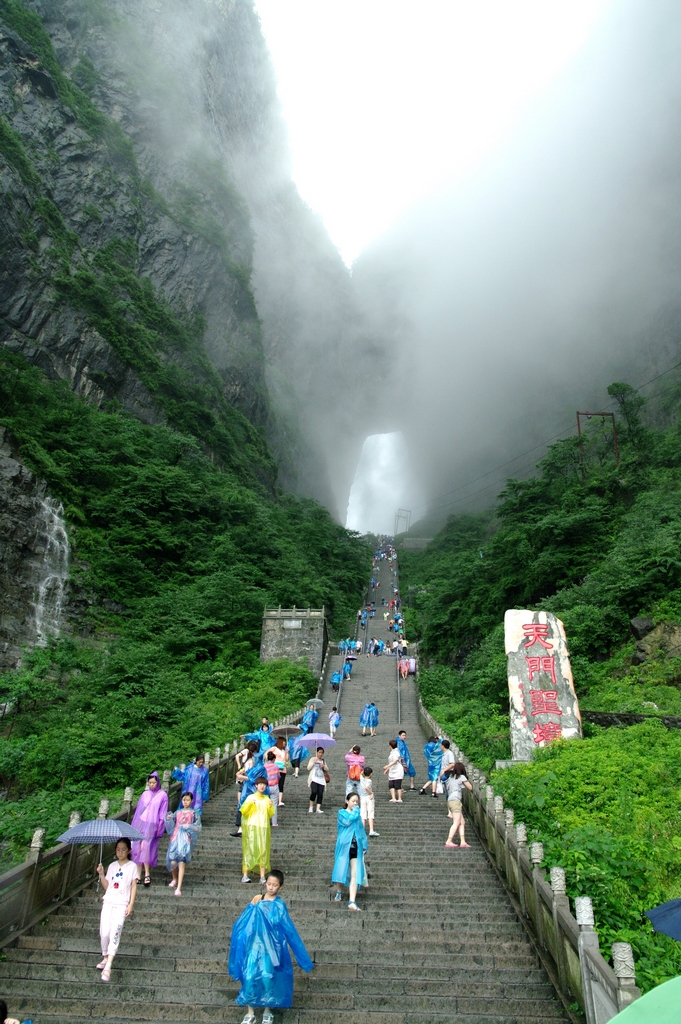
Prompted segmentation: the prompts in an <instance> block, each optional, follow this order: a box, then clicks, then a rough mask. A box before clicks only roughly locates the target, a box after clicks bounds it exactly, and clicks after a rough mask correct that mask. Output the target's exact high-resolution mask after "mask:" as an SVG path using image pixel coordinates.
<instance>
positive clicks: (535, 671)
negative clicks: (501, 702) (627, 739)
mask: <svg viewBox="0 0 681 1024" xmlns="http://www.w3.org/2000/svg"><path fill="white" fill-rule="evenodd" d="M504 637H505V646H506V654H507V656H508V689H509V697H510V714H511V751H512V755H513V760H514V761H529V760H530V758H531V757H532V753H533V751H535V750H536V749H537V748H538V747H545V746H546V745H547V744H548V743H551V742H552V741H553V740H555V739H561V738H562V739H581V738H582V719H581V716H580V714H579V704H578V702H577V695H576V694H575V687H574V683H573V681H572V669H571V668H570V657H569V655H568V648H567V641H566V639H565V630H564V628H563V623H562V622H561V621H560V619H557V618H556V616H555V615H552V614H551V612H531V611H518V610H516V609H511V610H510V611H507V612H506V615H505V616H504Z"/></svg>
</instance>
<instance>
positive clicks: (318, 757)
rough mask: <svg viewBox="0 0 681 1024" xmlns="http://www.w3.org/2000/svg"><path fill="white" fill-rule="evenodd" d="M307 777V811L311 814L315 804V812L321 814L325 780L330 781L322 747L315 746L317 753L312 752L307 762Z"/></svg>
mask: <svg viewBox="0 0 681 1024" xmlns="http://www.w3.org/2000/svg"><path fill="white" fill-rule="evenodd" d="M307 778H308V785H309V787H310V806H309V808H308V810H309V813H310V814H312V813H313V812H314V809H315V804H316V805H317V814H323V813H324V811H323V810H322V801H323V799H324V791H325V789H326V784H327V782H330V781H331V778H330V776H329V771H328V769H327V767H326V761H325V760H324V747H317V753H316V754H313V755H312V757H311V758H310V760H309V761H308V762H307Z"/></svg>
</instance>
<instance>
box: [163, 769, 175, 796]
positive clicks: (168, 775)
mask: <svg viewBox="0 0 681 1024" xmlns="http://www.w3.org/2000/svg"><path fill="white" fill-rule="evenodd" d="M172 777H173V773H172V771H171V770H170V768H166V769H165V770H164V772H163V781H162V782H161V789H162V790H163V792H164V793H167V792H168V790H169V789H170V780H171V779H172Z"/></svg>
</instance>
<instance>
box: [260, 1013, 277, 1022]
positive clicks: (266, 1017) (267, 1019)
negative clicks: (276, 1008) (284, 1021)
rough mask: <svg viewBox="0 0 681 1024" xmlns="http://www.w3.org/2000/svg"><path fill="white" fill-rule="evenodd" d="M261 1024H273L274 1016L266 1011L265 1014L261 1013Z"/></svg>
mask: <svg viewBox="0 0 681 1024" xmlns="http://www.w3.org/2000/svg"><path fill="white" fill-rule="evenodd" d="M262 1024H274V1014H273V1013H272V1011H271V1010H268V1011H267V1013H263V1015H262Z"/></svg>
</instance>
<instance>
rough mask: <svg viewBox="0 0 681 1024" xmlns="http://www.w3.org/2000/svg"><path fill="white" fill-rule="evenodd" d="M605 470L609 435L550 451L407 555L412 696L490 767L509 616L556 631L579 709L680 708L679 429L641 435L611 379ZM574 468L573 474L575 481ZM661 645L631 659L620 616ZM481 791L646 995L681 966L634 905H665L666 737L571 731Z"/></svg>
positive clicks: (674, 776) (679, 739) (634, 406)
mask: <svg viewBox="0 0 681 1024" xmlns="http://www.w3.org/2000/svg"><path fill="white" fill-rule="evenodd" d="M610 392H611V394H612V396H613V397H614V398H615V399H616V400H617V402H618V403H619V405H620V408H621V413H622V419H621V421H618V436H619V438H620V442H621V460H620V464H619V466H617V465H616V464H615V460H614V455H613V452H612V448H611V446H610V442H609V439H608V436H607V430H605V429H604V428H602V427H601V426H597V427H595V428H594V429H591V430H590V431H588V432H587V434H586V436H584V438H583V443H584V451H583V454H582V452H581V451H580V447H579V443H578V440H577V439H576V438H570V439H568V440H567V441H563V442H560V443H559V444H557V445H553V446H552V448H551V449H550V450H549V452H548V454H547V456H546V458H545V459H544V460H543V462H542V463H541V464H540V466H539V472H538V474H537V476H536V477H535V478H533V479H531V480H526V481H514V480H511V481H508V483H507V485H506V487H505V489H504V490H503V492H502V494H501V495H500V498H499V504H498V506H497V507H496V508H495V509H494V512H493V513H492V512H490V513H487V514H484V515H477V516H474V515H458V516H452V517H451V518H450V519H449V520H448V522H447V524H446V526H445V527H444V529H443V530H442V531H441V532H440V534H439V535H438V536H437V537H436V538H435V539H434V540H433V542H432V543H431V544H430V545H429V546H428V547H427V548H426V550H425V551H424V552H421V553H413V552H405V553H404V554H403V555H402V557H401V559H400V563H401V586H402V591H403V593H408V594H409V603H410V606H411V608H410V611H411V614H412V615H416V616H419V617H420V620H421V623H420V629H421V632H422V635H423V641H422V663H424V662H427V663H428V664H429V665H430V666H431V667H430V668H428V669H426V670H425V671H423V672H422V673H421V676H420V685H421V692H422V695H423V700H424V703H425V704H426V705H427V706H428V708H429V710H430V711H431V712H432V713H433V715H434V716H435V718H436V719H437V720H438V721H439V722H440V723H441V724H442V725H443V727H445V728H446V729H447V731H448V732H449V733H450V734H451V735H452V736H453V738H454V739H455V740H456V742H457V743H458V744H459V745H460V746H461V747H462V748H463V749H464V750H465V751H466V753H467V755H468V756H469V757H470V758H471V759H472V760H473V761H474V763H475V764H477V765H478V766H479V767H480V768H482V769H483V770H485V771H486V772H489V771H491V770H492V769H493V766H494V762H495V760H497V759H499V760H501V759H505V758H508V757H509V756H510V744H509V734H508V728H509V722H508V714H507V709H508V689H507V684H506V658H505V654H504V645H503V625H502V621H503V616H504V612H505V611H506V609H507V608H513V607H516V608H524V607H530V608H535V609H541V608H543V609H547V610H550V611H553V612H555V613H556V614H557V615H558V616H559V617H560V618H561V619H562V620H563V622H564V624H565V629H566V634H567V638H568V645H569V648H570V652H571V657H572V668H573V673H574V678H575V686H576V690H577V693H578V696H579V699H580V703H581V706H582V708H583V709H590V710H597V711H632V712H637V713H646V714H649V715H653V716H654V715H659V714H662V713H667V714H673V715H681V645H680V644H679V642H678V637H679V635H681V429H680V428H679V426H672V427H669V428H667V429H664V430H650V429H647V428H646V427H645V425H644V422H643V419H642V415H641V410H642V407H643V402H642V400H641V399H640V397H639V396H638V395H637V394H636V393H635V392H634V391H633V389H631V388H629V387H628V385H625V384H621V383H620V384H615V385H612V387H611V389H610ZM582 467H583V468H584V474H583V473H582ZM637 614H643V615H651V616H652V618H653V620H654V621H655V623H656V624H659V625H660V629H661V630H662V631H663V634H664V635H663V636H661V637H659V639H658V641H657V642H656V643H657V646H655V645H654V644H653V646H652V647H651V648H650V650H649V651H648V653H647V656H646V658H645V661H644V662H643V663H642V664H636V665H634V664H632V656H633V654H634V640H633V638H632V637H631V634H630V631H629V620H630V618H631V617H632V616H634V615H637ZM585 733H586V736H587V738H586V739H584V740H583V741H581V742H574V741H573V742H570V743H555V744H552V745H551V746H550V747H549V748H548V749H546V750H543V751H539V752H538V753H537V755H536V757H535V759H534V761H533V762H532V763H531V764H529V765H527V766H524V767H522V766H521V767H514V768H512V769H509V770H507V771H504V772H498V773H494V775H493V782H494V785H495V788H496V790H497V791H498V792H500V793H502V794H503V795H504V796H505V797H506V799H507V802H508V805H509V806H511V807H513V808H514V810H515V812H516V819H517V820H524V821H526V822H527V823H528V824H529V825H530V827H531V828H532V829H533V830H534V834H535V835H536V836H537V837H538V838H541V839H542V840H543V841H544V844H545V851H546V858H547V864H548V865H552V864H560V865H562V866H563V867H565V868H566V869H567V876H568V886H569V892H570V895H572V896H574V895H578V894H580V893H585V894H588V895H590V896H591V897H592V898H593V899H594V904H595V909H596V921H597V926H598V930H599V932H600V935H601V938H602V940H603V948H604V949H605V950H606V952H607V949H608V948H609V944H610V943H611V942H612V941H614V940H616V939H621V940H624V941H629V942H631V943H632V945H633V947H634V951H635V955H636V967H637V977H638V980H639V983H640V984H642V986H643V987H644V988H650V987H651V986H653V985H655V984H658V983H659V982H661V981H663V980H665V979H666V978H669V977H673V976H675V975H677V974H679V973H681V952H680V951H681V945H679V944H678V943H675V942H674V941H673V940H671V939H666V938H664V937H662V936H659V935H656V934H654V933H653V931H652V928H651V927H650V925H649V924H648V922H647V919H646V918H644V917H643V911H644V910H645V909H647V908H650V907H652V906H655V905H656V904H658V903H660V902H663V901H665V900H668V899H672V898H674V897H676V896H681V885H680V883H679V880H678V879H679V868H680V867H681V820H680V812H679V806H680V804H679V801H680V798H681V792H680V786H679V784H680V782H681V775H680V774H679V772H680V769H679V764H680V760H679V755H680V754H681V733H679V732H677V731H676V730H670V731H667V730H666V729H665V728H664V727H663V726H662V725H661V724H660V723H657V722H655V721H653V722H651V723H650V724H645V725H640V726H635V727H633V728H631V729H613V730H603V729H600V728H598V727H595V726H588V725H587V726H586V729H585Z"/></svg>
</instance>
